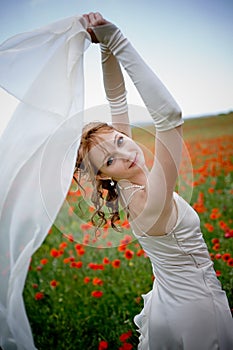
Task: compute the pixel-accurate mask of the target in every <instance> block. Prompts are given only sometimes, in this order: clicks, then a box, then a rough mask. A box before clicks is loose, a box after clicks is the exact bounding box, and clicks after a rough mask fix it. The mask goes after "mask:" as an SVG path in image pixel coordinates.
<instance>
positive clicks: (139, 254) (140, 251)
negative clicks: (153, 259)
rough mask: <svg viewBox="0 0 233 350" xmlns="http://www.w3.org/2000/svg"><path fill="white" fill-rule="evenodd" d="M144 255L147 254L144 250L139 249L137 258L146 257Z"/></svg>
mask: <svg viewBox="0 0 233 350" xmlns="http://www.w3.org/2000/svg"><path fill="white" fill-rule="evenodd" d="M144 254H145V252H144V250H143V249H139V250H138V251H137V256H142V255H144Z"/></svg>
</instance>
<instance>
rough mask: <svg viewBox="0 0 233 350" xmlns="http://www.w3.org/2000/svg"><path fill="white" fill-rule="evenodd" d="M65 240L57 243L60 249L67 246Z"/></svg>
mask: <svg viewBox="0 0 233 350" xmlns="http://www.w3.org/2000/svg"><path fill="white" fill-rule="evenodd" d="M67 245H68V244H67V242H61V243H60V244H59V248H60V249H64V248H66V247H67Z"/></svg>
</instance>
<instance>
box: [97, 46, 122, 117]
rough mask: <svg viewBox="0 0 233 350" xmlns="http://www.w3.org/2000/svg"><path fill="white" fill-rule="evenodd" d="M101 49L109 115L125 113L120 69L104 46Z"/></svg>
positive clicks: (114, 58)
mask: <svg viewBox="0 0 233 350" xmlns="http://www.w3.org/2000/svg"><path fill="white" fill-rule="evenodd" d="M100 47H101V57H102V70H103V80H104V88H105V92H106V97H107V100H108V101H109V105H110V109H111V114H112V115H118V114H123V113H127V111H128V105H127V100H126V90H125V82H124V78H123V74H122V71H121V67H120V64H119V62H118V61H117V59H116V57H115V56H114V55H113V54H112V53H111V51H110V50H109V49H108V47H107V46H105V45H104V44H101V45H100Z"/></svg>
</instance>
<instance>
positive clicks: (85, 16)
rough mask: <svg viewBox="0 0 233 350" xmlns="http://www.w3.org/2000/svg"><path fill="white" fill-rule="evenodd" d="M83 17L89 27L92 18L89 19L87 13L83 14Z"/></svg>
mask: <svg viewBox="0 0 233 350" xmlns="http://www.w3.org/2000/svg"><path fill="white" fill-rule="evenodd" d="M83 18H84V19H85V21H86V23H87V27H89V26H90V20H89V16H88V15H87V14H84V15H83Z"/></svg>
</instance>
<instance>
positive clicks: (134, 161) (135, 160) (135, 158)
mask: <svg viewBox="0 0 233 350" xmlns="http://www.w3.org/2000/svg"><path fill="white" fill-rule="evenodd" d="M136 162H137V154H136V155H135V157H134V160H133V161H132V163H131V164H130V166H129V168H132V167H133V166H134V165H135V164H136Z"/></svg>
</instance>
